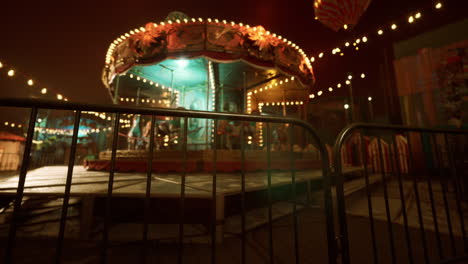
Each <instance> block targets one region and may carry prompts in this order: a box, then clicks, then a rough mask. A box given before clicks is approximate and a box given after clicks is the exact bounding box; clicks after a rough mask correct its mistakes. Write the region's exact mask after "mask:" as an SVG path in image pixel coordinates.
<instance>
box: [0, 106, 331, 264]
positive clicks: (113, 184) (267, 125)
mask: <svg viewBox="0 0 468 264" xmlns="http://www.w3.org/2000/svg"><path fill="white" fill-rule="evenodd" d="M0 106H1V107H14V108H25V109H30V113H29V121H28V123H29V125H28V127H27V134H26V142H25V146H24V153H23V157H22V160H21V161H20V162H19V164H18V166H19V175H18V179H19V180H18V185H17V187H16V188H14V189H13V190H14V191H15V192H14V195H13V197H12V198H9V199H11V200H9V201H10V204H11V207H12V208H10V210H11V212H12V213H11V216H10V217H9V226H8V232H7V235H6V239H5V241H4V243H3V244H2V245H4V250H5V253H4V255H3V261H4V262H3V263H13V261H17V258H18V256H24V257H27V256H28V252H15V248H16V246H17V244H18V243H20V242H21V243H23V242H24V240H23V239H21V240H19V239H20V238H18V232H17V231H18V228H19V226H20V224H21V222H22V220H23V218H24V212H23V211H24V210H26V209H27V206H26V204H27V203H26V201H27V202H28V203H33V202H34V201H35V200H34V199H43V198H44V196H40V195H39V196H37V197H35V196H34V195H32V194H28V190H36V189H38V188H39V189H38V190H40V188H52V187H54V186H55V185H53V184H51V185H48V184H47V179H45V180H44V183H40V184H39V185H36V186H29V185H25V182H26V177H27V175H29V172H28V170H30V169H31V168H38V167H41V166H44V165H54V162H56V161H54V162H52V161H43V159H42V160H41V159H40V157H38V158H36V157H32V156H31V153H32V151H33V148H34V147H33V139H34V134H35V125H36V120H37V118H38V113H40V112H41V111H43V110H60V111H70V113H72V114H71V116H72V117H73V124H72V132H71V141H70V146H71V148H70V153H69V156H68V162H67V169H66V177H65V182H64V183H63V185H61V186H62V187H63V188H64V189H63V193H62V195H59V196H60V198H61V200H57V201H59V205H58V206H56V207H54V208H56V209H57V208H58V211H59V212H60V214H59V215H60V221H59V226H58V235H57V240H56V242H55V243H56V247H55V248H56V250H55V252H54V254H53V256H52V258H53V259H54V262H55V263H63V262H65V261H64V259H66V258H68V257H70V254H72V253H71V252H69V250H68V251H67V249H66V247H65V243H66V242H67V239H66V230H67V228H68V223H67V221H68V219H69V218H70V217H71V214H72V212H73V210H74V205H75V203H76V202H75V201H74V198H75V197H74V195H73V188H74V187H75V186H77V185H80V184H82V183H80V182H79V181H77V179H76V177H75V171H74V170H76V166H75V165H77V159H76V157H77V156H78V138H79V133H80V132H79V127H80V120H81V119H82V116H83V113H84V112H104V113H107V114H111V115H112V120H110V119H109V122H112V129H110V131H111V133H110V135H111V141H110V142H111V144H110V145H109V147H110V166H109V168H108V170H107V176H106V179H105V180H104V181H102V183H106V184H107V186H106V188H105V189H106V190H107V191H105V193H104V195H103V197H102V198H103V199H102V206H101V207H100V208H101V209H102V210H98V209H94V210H91V211H92V212H91V215H81V216H80V217H82V218H83V217H92V214H93V212H94V213H98V214H99V215H100V217H101V219H102V222H101V223H102V224H101V225H100V226H99V230H101V236H100V237H99V238H96V239H97V240H98V241H99V246H100V253H99V254H98V255H99V260H98V261H97V262H98V263H111V262H112V261H111V260H110V258H109V245H110V243H111V235H112V234H113V233H112V226H113V219H115V214H116V213H118V212H116V211H115V209H113V208H115V206H116V204H117V203H118V202H119V200H118V199H120V198H124V197H125V194H121V193H120V192H119V193H114V192H115V191H116V190H117V188H125V186H126V185H124V184H123V183H125V181H124V180H123V179H122V178H121V177H122V176H121V174H120V173H117V166H118V164H117V162H118V157H117V155H118V149H119V137H120V138H121V137H122V136H121V135H119V129H120V127H121V126H122V124H121V117H122V116H123V115H124V114H133V115H141V116H147V117H149V119H150V120H151V122H150V123H149V124H150V127H149V130H148V131H149V135H151V136H149V137H148V142H147V144H148V145H147V146H148V147H147V156H145V159H146V162H147V163H146V164H147V165H145V169H146V172H145V174H144V175H145V177H144V178H139V180H140V181H141V182H142V184H144V188H143V190H144V194H142V195H141V196H140V197H141V198H143V200H144V202H143V203H142V211H143V212H142V219H141V223H142V224H143V228H142V231H141V240H140V241H142V242H143V244H142V246H141V249H142V252H143V254H142V255H143V256H144V259H143V260H141V259H135V260H133V262H134V261H139V262H144V261H147V260H148V258H146V257H147V256H149V255H151V254H152V252H150V251H151V250H150V248H152V247H154V244H152V243H155V242H152V241H151V239H150V237H149V233H150V223H151V221H152V217H153V216H152V214H153V212H152V211H153V210H154V208H155V207H154V206H155V204H154V202H153V200H152V199H153V198H154V195H157V193H156V194H155V193H152V190H153V189H152V188H153V185H158V184H159V183H161V182H163V181H173V180H172V178H167V179H166V178H165V179H162V178H161V179H159V178H157V179H158V181H155V180H154V177H155V176H154V171H155V170H156V169H160V168H156V167H155V166H156V165H154V164H155V163H153V162H154V160H157V159H158V155H159V154H158V153H159V152H157V151H156V148H159V147H162V146H165V144H167V142H168V140H167V141H160V139H159V138H158V137H159V135H158V136H156V134H157V132H156V130H157V129H156V126H155V124H156V120H157V119H156V118H158V117H173V118H176V117H177V118H180V124H181V125H180V129H179V132H178V133H179V134H178V136H177V138H176V140H177V141H178V142H179V143H180V144H178V147H177V148H178V150H180V153H182V154H181V155H180V157H179V160H181V161H182V162H181V163H180V164H181V165H180V167H178V168H177V171H178V172H180V178H179V179H180V184H179V187H180V190H178V194H177V196H176V199H177V201H178V202H177V204H175V203H173V204H172V205H171V206H174V207H175V208H176V209H175V210H176V211H177V220H176V224H178V237H177V239H176V240H175V241H176V244H177V261H176V262H178V263H193V260H190V259H188V258H185V257H184V256H186V254H187V253H186V252H187V250H188V249H187V248H186V247H185V242H184V241H185V239H186V238H187V237H189V236H191V234H190V233H188V230H187V229H186V228H187V227H186V224H187V222H186V221H185V220H186V219H187V215H186V213H187V208H188V207H189V206H193V205H191V200H190V199H189V198H190V197H192V196H193V195H192V193H191V192H193V191H192V189H189V188H188V187H187V186H189V185H190V184H189V183H190V182H189V181H190V179H191V178H190V177H189V176H188V172H189V171H190V170H191V168H190V167H189V164H188V160H189V159H190V158H191V157H190V155H191V154H190V153H192V152H190V150H189V144H188V134H189V133H191V132H190V121H191V120H192V119H206V120H208V121H207V123H209V122H212V123H211V124H212V131H213V138H212V139H211V144H210V145H211V146H213V147H212V156H211V158H212V162H211V163H212V165H211V167H210V169H211V176H210V179H211V183H210V184H211V193H210V194H209V197H210V199H211V202H210V203H211V205H210V206H209V208H211V209H210V212H209V213H208V216H207V217H208V218H209V221H208V223H204V225H205V226H206V227H207V230H208V232H209V238H210V242H209V245H210V261H211V263H217V262H220V261H219V259H220V257H219V255H220V254H221V253H220V252H221V246H220V244H219V243H221V242H220V241H221V240H222V236H223V234H222V233H221V232H222V230H220V229H219V225H220V224H222V223H220V221H223V219H222V216H220V214H224V211H223V212H221V210H224V209H218V208H224V205H223V203H224V200H222V199H219V196H220V193H219V190H218V189H219V188H220V185H219V184H218V182H219V180H220V178H219V176H220V175H219V174H218V172H219V171H220V169H222V168H221V167H220V166H221V165H220V161H219V159H220V157H222V156H220V155H221V154H220V152H221V151H222V150H220V149H219V148H218V147H217V146H219V145H220V144H222V143H223V142H220V141H222V138H221V137H220V136H219V133H218V129H220V127H221V126H220V123H221V122H222V121H223V120H228V121H236V122H240V124H241V125H243V124H244V123H247V122H255V124H257V123H259V124H263V127H262V131H264V135H263V137H264V141H262V142H264V144H263V143H262V146H263V145H264V148H263V150H264V151H265V152H264V153H265V154H264V155H265V158H266V160H267V161H266V173H265V175H264V176H262V177H264V180H265V181H264V182H265V186H266V189H265V191H266V192H265V194H266V196H265V197H266V204H267V212H268V213H267V219H268V221H267V224H266V230H267V231H266V233H267V236H266V237H267V238H266V240H267V241H268V242H267V243H265V249H262V250H264V251H265V259H266V260H267V262H269V263H276V262H277V260H276V259H277V256H276V255H277V252H278V251H279V250H281V248H280V247H278V246H277V245H278V243H277V241H275V232H276V231H275V230H276V229H277V228H279V227H278V226H276V224H275V223H276V221H277V220H275V219H274V214H275V209H274V208H273V202H274V201H276V200H278V198H277V197H276V196H277V195H278V193H277V192H276V191H275V192H274V190H275V188H278V187H277V186H274V181H273V174H274V169H273V168H277V167H278V166H277V164H274V161H273V158H274V157H273V156H272V154H273V150H272V148H275V149H284V150H283V151H284V152H288V153H290V155H288V156H286V157H285V159H286V162H287V163H285V164H289V165H287V166H286V167H285V168H282V169H284V170H285V171H287V172H288V173H289V175H290V178H289V181H290V182H291V193H292V195H291V196H290V197H289V198H288V202H289V203H291V206H292V231H291V233H292V240H291V241H282V243H288V244H289V245H292V247H293V249H294V250H293V254H292V256H291V261H290V262H291V263H292V262H295V263H301V262H302V261H301V259H303V258H301V254H308V252H307V245H306V246H299V243H300V241H299V240H300V238H304V237H305V238H308V237H314V236H315V234H307V233H302V232H303V231H301V230H304V229H303V228H304V227H303V226H302V225H301V221H300V219H299V218H298V214H299V208H300V207H301V208H303V207H304V206H302V205H301V202H299V201H298V199H297V197H296V196H297V194H298V193H299V182H298V179H297V176H296V171H297V170H298V169H297V168H295V166H296V164H297V163H296V162H295V155H294V151H295V150H294V147H293V145H294V144H293V143H294V140H297V139H294V136H293V135H294V133H295V131H296V130H295V129H297V128H300V129H303V130H304V131H306V132H307V135H308V137H310V138H311V139H312V140H313V142H314V143H315V145H314V146H313V148H315V149H316V150H317V152H318V153H319V154H318V156H319V157H320V161H321V166H320V173H321V177H320V179H321V183H320V186H321V187H320V188H321V190H322V192H323V196H322V197H321V199H323V203H324V214H325V216H324V217H323V218H324V221H325V229H326V230H325V235H326V238H325V239H324V241H323V243H326V244H327V246H326V248H327V250H328V262H329V263H336V260H337V254H338V252H337V248H336V245H335V243H336V241H335V231H334V220H333V209H332V198H331V179H330V167H329V164H330V162H329V155H328V152H327V149H326V147H325V145H324V143H323V142H322V141H321V139H320V138H319V137H318V135H317V133H316V131H315V129H314V128H313V127H312V126H311V125H310V124H308V123H306V122H304V121H302V120H298V119H293V118H284V117H271V116H256V115H245V114H233V113H217V112H202V111H192V110H179V109H164V108H144V107H128V106H115V105H95V104H81V103H69V102H56V101H43V100H35V99H0ZM276 124H287V126H285V127H286V130H287V131H285V132H284V133H285V134H286V135H289V136H288V137H289V140H290V141H289V145H287V144H286V145H285V144H281V143H278V144H277V143H275V142H276V141H275V140H276V139H274V138H273V137H274V133H273V126H274V125H276ZM247 137H248V136H247V135H246V132H245V131H244V129H241V131H240V140H239V142H240V143H239V145H238V148H239V149H238V150H239V151H240V154H241V155H240V159H241V170H240V208H241V215H240V229H241V232H240V241H241V245H240V258H239V262H241V263H247V262H249V258H248V251H247V247H248V246H249V245H250V244H251V243H252V241H251V239H252V238H251V237H248V236H247V225H248V224H249V223H248V221H247V207H248V206H249V204H248V202H247V199H248V198H249V195H250V196H251V195H252V194H251V193H249V192H248V190H247V187H246V182H247V178H248V177H252V176H248V177H247V175H246V172H247V168H246V164H247V157H246V153H247V152H246V150H247V148H249V147H250V145H251V143H249V142H250V141H248V140H247ZM128 138H129V140H128V141H129V142H130V143H131V144H133V145H132V146H134V144H135V141H132V140H131V139H132V137H130V136H129V137H128ZM249 139H250V138H249ZM137 140H138V139H137ZM230 144H234V143H232V142H230ZM129 145H130V144H129ZM311 148H312V147H311ZM64 160H66V159H65V158H64ZM276 160H277V158H276ZM178 164H179V163H178ZM137 180H138V179H137ZM75 181H77V182H75ZM129 181H130V180H129ZM96 182H97V181H96ZM59 186H60V184H59ZM122 186H123V187H122ZM55 187H57V186H55ZM221 187H222V186H221ZM35 188H36V189H35ZM301 188H302V187H301ZM25 190H26V191H25ZM1 191H10V192H11V191H12V189H11V187H3V186H1V185H0V193H1ZM38 192H39V191H38ZM190 195H192V196H190ZM45 198H47V197H45ZM172 198H173V197H172ZM223 199H224V198H223ZM226 201H227V200H226ZM249 201H251V200H249ZM91 204H92V202H91V201H90V200H89V199H88V198H86V197H84V196H83V197H82V201H81V212H82V214H83V212H85V211H86V210H85V209H86V208H87V207H89V206H91ZM49 208H50V207H47V208H46V209H44V210H49ZM127 209H128V210H130V211H132V212H136V211H135V210H136V209H135V210H133V209H132V208H127ZM163 215H164V212H163V213H162V215H161V217H162V216H163ZM88 222H89V221H88ZM86 223H87V221H84V224H82V226H81V228H83V229H89V230H91V229H92V227H91V226H90V224H89V223H88V224H86ZM129 232H132V231H129ZM90 233H91V235H92V234H93V232H92V230H91V232H90ZM94 237H95V236H94ZM325 240H326V241H325ZM84 241H86V240H84ZM138 245H139V244H138ZM38 246H39V245H38ZM258 250H260V249H258ZM162 254H164V253H163V252H162ZM122 261H124V260H122ZM250 262H251V263H254V262H253V261H250ZM15 263H16V262H15ZM18 263H19V262H18ZM127 263H128V262H127ZM221 263H224V261H221Z"/></svg>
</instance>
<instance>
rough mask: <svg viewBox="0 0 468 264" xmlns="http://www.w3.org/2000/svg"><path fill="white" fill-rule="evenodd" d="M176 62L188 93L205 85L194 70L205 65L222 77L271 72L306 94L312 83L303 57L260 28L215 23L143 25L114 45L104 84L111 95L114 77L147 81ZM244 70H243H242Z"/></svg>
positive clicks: (191, 21) (180, 21)
mask: <svg viewBox="0 0 468 264" xmlns="http://www.w3.org/2000/svg"><path fill="white" fill-rule="evenodd" d="M181 59H185V60H189V61H190V64H188V65H184V68H185V69H184V72H185V74H186V75H187V76H185V77H186V78H184V79H185V80H187V83H186V85H187V86H192V87H193V86H196V83H197V82H198V83H200V82H203V80H204V79H206V71H204V69H206V67H197V64H200V65H198V66H203V65H206V59H207V60H210V61H214V62H218V63H220V65H226V66H223V67H222V68H220V71H225V72H226V75H229V72H231V71H236V70H237V71H238V70H239V69H240V68H242V67H244V68H243V70H245V69H246V67H247V69H253V68H255V69H261V70H263V71H265V70H268V69H275V70H276V72H279V73H281V74H283V75H287V76H292V77H295V78H296V79H297V80H298V81H299V82H300V83H301V84H302V85H303V86H304V87H305V88H310V87H311V86H312V85H313V83H314V81H315V79H314V74H313V70H312V66H311V63H310V61H309V59H308V57H307V55H306V54H305V53H304V51H303V50H302V49H301V48H299V46H297V45H296V44H294V43H292V42H291V41H289V40H287V39H285V38H283V37H281V36H279V35H276V34H273V33H270V32H269V31H267V30H265V29H264V28H263V27H262V26H256V27H251V26H249V25H244V24H242V23H239V24H236V23H234V22H227V21H226V20H218V19H205V20H204V19H202V18H199V19H194V18H191V19H189V18H180V19H175V20H174V21H173V20H167V21H166V22H161V23H159V24H157V23H148V24H146V26H145V27H141V28H137V29H133V30H130V31H129V32H128V33H125V34H123V35H122V36H120V37H118V38H117V39H116V40H114V41H113V42H112V44H111V45H110V47H109V49H108V51H107V55H106V61H105V62H106V64H105V68H104V71H103V82H104V84H105V85H106V87H108V88H109V89H113V88H112V86H111V84H112V83H113V81H114V79H115V77H116V76H118V75H121V74H127V73H128V74H134V73H138V75H139V76H146V78H147V79H148V80H152V79H153V78H151V74H153V75H154V74H156V73H157V72H158V71H164V70H165V69H166V70H167V69H169V70H171V69H176V68H177V67H180V65H177V64H180V63H181V62H183V60H181ZM162 62H164V64H163V63H162ZM227 63H229V64H227ZM172 64H174V65H172ZM245 64H247V66H242V65H245ZM227 65H230V66H227ZM252 71H254V70H252ZM157 75H158V78H159V80H158V81H161V82H162V83H168V82H169V79H168V78H173V77H172V76H171V75H168V74H166V75H163V74H157ZM163 76H165V77H163ZM161 78H166V79H168V80H164V79H162V80H161Z"/></svg>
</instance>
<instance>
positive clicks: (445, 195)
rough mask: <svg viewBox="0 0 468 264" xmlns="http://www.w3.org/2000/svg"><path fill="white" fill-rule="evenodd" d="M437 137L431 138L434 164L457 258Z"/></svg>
mask: <svg viewBox="0 0 468 264" xmlns="http://www.w3.org/2000/svg"><path fill="white" fill-rule="evenodd" d="M436 136H437V135H436V134H432V137H431V138H432V143H433V145H434V152H435V156H436V162H434V164H435V165H436V166H437V165H438V167H439V169H438V171H439V178H440V179H439V181H440V188H441V189H442V199H443V200H444V207H445V216H446V217H447V227H448V231H449V237H450V243H451V245H452V254H453V256H454V257H455V256H456V255H457V248H456V245H455V239H454V237H453V229H452V219H451V218H450V211H449V205H448V201H447V192H446V189H447V185H446V179H445V177H444V172H443V161H442V157H441V155H440V151H439V146H438V145H437V138H436Z"/></svg>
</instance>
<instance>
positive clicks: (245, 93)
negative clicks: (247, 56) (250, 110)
mask: <svg viewBox="0 0 468 264" xmlns="http://www.w3.org/2000/svg"><path fill="white" fill-rule="evenodd" d="M242 77H243V80H242V85H243V95H244V101H243V103H244V114H247V77H246V72H245V71H244V72H242Z"/></svg>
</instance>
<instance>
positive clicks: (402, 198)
mask: <svg viewBox="0 0 468 264" xmlns="http://www.w3.org/2000/svg"><path fill="white" fill-rule="evenodd" d="M346 163H354V164H355V165H357V166H362V169H363V172H362V174H361V176H362V177H359V178H352V179H350V178H345V176H344V175H343V173H342V166H343V164H346ZM467 165H468V131H466V130H449V129H424V128H415V127H405V126H395V125H379V124H351V125H349V126H348V127H346V128H345V129H344V130H343V131H342V132H341V133H340V135H339V136H338V138H337V140H336V144H335V146H334V168H335V176H336V178H335V180H336V189H337V209H338V214H337V216H338V221H339V228H340V231H339V241H340V245H341V253H342V254H341V255H342V262H343V263H462V262H463V263H466V261H467V260H468V258H467V256H468V240H467V236H466V228H467V227H466V223H465V222H466V221H465V219H467V218H466V217H467V216H468V212H467V194H468V173H467V172H468V166H467ZM356 182H359V183H360V184H357V185H356V184H354V185H353V183H356ZM355 186H362V187H363V188H362V191H361V192H356V191H354V192H353V194H348V193H349V192H348V191H347V189H349V188H355ZM356 194H358V195H356ZM357 252H359V253H357Z"/></svg>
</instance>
